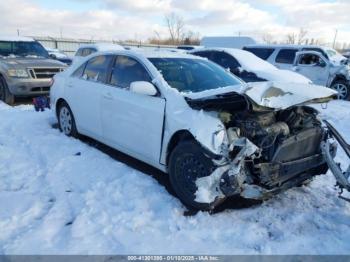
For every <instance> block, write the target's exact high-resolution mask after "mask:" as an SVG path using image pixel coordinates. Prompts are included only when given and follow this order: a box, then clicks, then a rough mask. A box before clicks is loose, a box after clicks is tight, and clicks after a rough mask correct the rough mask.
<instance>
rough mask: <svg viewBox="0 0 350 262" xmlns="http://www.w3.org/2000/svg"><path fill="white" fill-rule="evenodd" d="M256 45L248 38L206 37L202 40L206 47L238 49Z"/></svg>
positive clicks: (202, 44)
mask: <svg viewBox="0 0 350 262" xmlns="http://www.w3.org/2000/svg"><path fill="white" fill-rule="evenodd" d="M252 44H256V41H255V40H254V39H253V38H251V37H248V36H205V37H203V38H202V40H201V46H204V47H222V48H238V49H242V48H243V47H244V46H247V45H252Z"/></svg>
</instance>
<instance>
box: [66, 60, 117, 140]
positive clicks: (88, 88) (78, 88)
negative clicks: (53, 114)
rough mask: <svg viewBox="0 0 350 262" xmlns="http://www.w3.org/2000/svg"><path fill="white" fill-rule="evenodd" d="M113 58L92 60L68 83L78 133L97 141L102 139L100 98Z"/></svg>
mask: <svg viewBox="0 0 350 262" xmlns="http://www.w3.org/2000/svg"><path fill="white" fill-rule="evenodd" d="M112 58H113V56H110V55H109V56H108V55H101V56H96V57H93V58H91V59H90V60H89V61H88V62H86V63H84V64H83V65H82V66H80V67H79V68H78V69H77V70H76V71H75V72H74V73H73V75H72V76H71V77H70V78H69V79H68V81H67V88H66V97H67V98H68V99H69V101H68V104H69V105H70V107H71V109H72V111H73V115H74V117H75V120H76V124H77V127H78V131H79V132H81V133H83V134H85V135H88V136H91V137H93V138H95V139H100V138H101V137H102V128H101V120H100V97H101V94H102V93H101V92H102V91H103V89H102V88H103V87H104V85H105V83H106V79H107V70H108V68H109V67H110V63H111V62H112Z"/></svg>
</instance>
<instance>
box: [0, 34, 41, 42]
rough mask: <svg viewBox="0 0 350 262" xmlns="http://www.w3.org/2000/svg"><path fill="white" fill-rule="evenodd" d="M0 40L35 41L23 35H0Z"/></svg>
mask: <svg viewBox="0 0 350 262" xmlns="http://www.w3.org/2000/svg"><path fill="white" fill-rule="evenodd" d="M0 41H9V42H35V40H34V39H33V38H31V37H23V36H2V35H0Z"/></svg>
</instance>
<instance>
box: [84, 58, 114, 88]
mask: <svg viewBox="0 0 350 262" xmlns="http://www.w3.org/2000/svg"><path fill="white" fill-rule="evenodd" d="M111 60H112V56H104V55H101V56H96V57H94V58H91V59H90V60H89V61H88V62H87V64H86V67H85V70H84V73H83V78H84V79H86V80H89V81H94V82H100V83H105V82H106V80H107V74H108V68H109V65H110V63H111Z"/></svg>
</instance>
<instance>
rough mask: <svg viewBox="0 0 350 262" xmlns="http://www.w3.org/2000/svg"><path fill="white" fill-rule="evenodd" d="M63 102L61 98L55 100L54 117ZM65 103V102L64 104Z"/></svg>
mask: <svg viewBox="0 0 350 262" xmlns="http://www.w3.org/2000/svg"><path fill="white" fill-rule="evenodd" d="M63 102H66V100H64V99H63V98H60V99H58V100H57V102H56V108H55V109H56V116H58V107H59V106H60V105H61V104H62V103H63ZM66 103H67V102H66Z"/></svg>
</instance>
